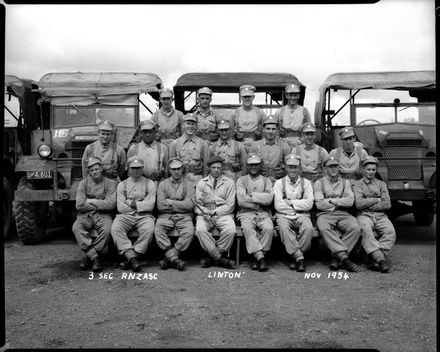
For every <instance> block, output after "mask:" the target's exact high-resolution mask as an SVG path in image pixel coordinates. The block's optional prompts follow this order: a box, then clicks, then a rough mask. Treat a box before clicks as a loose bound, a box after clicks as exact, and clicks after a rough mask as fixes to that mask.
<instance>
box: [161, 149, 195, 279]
mask: <svg viewBox="0 0 440 352" xmlns="http://www.w3.org/2000/svg"><path fill="white" fill-rule="evenodd" d="M168 167H169V170H170V173H171V177H169V178H167V179H166V180H164V181H162V182H161V183H160V184H159V188H158V189H157V209H158V211H159V217H158V218H157V220H156V227H155V229H154V237H155V238H156V242H157V245H158V246H159V248H160V249H161V250H162V251H163V252H164V254H165V257H164V258H163V259H162V260H161V261H160V262H159V265H160V267H161V269H163V270H166V269H167V268H169V267H173V268H176V269H177V270H179V271H183V270H185V265H186V264H185V262H184V261H183V260H181V259H180V258H179V255H180V253H182V252H184V251H185V250H186V249H187V248H188V247H189V245H190V244H191V242H192V239H193V237H194V224H193V209H194V203H193V200H194V198H195V187H194V185H193V184H192V183H191V182H190V181H189V180H188V178H187V177H186V175H184V174H183V172H184V169H183V161H182V160H180V159H179V158H173V159H171V160H170V161H169V163H168ZM173 229H176V231H177V232H178V234H179V239H178V240H177V242H176V243H175V244H174V246H173V245H171V241H170V239H169V237H168V235H167V233H168V232H170V231H172V230H173Z"/></svg>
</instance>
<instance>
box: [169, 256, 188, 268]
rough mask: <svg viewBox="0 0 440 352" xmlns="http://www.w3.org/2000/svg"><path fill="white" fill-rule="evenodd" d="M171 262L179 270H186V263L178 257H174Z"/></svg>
mask: <svg viewBox="0 0 440 352" xmlns="http://www.w3.org/2000/svg"><path fill="white" fill-rule="evenodd" d="M172 264H173V267H175V268H176V269H177V270H179V271H185V270H186V263H185V262H184V261H183V260H182V259H180V258H176V259H174V260H173V262H172Z"/></svg>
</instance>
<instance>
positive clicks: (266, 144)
mask: <svg viewBox="0 0 440 352" xmlns="http://www.w3.org/2000/svg"><path fill="white" fill-rule="evenodd" d="M263 136H264V138H263V139H262V140H259V141H256V142H254V145H253V146H252V148H251V150H250V152H249V154H258V155H259V156H260V157H261V159H262V160H263V167H262V170H261V174H262V175H263V176H265V177H268V178H269V179H270V180H271V181H272V183H274V182H275V181H276V180H277V179H280V178H282V177H284V175H285V170H284V169H285V166H284V159H285V157H286V156H287V155H288V154H289V152H290V149H289V146H288V145H287V143H286V142H284V141H283V140H282V139H281V138H279V137H278V119H277V118H276V117H274V116H267V117H266V118H265V119H264V121H263Z"/></svg>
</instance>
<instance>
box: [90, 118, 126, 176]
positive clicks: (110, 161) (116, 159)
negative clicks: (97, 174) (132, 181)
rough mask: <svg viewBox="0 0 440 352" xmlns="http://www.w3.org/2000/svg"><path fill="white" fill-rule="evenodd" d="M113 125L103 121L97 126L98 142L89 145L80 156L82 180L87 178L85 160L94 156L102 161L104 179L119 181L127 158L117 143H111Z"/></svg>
mask: <svg viewBox="0 0 440 352" xmlns="http://www.w3.org/2000/svg"><path fill="white" fill-rule="evenodd" d="M113 131H114V125H113V123H112V122H110V121H108V120H105V121H102V122H100V123H99V124H98V138H99V139H98V140H97V141H95V142H93V143H91V144H89V145H88V146H87V147H86V149H84V153H83V156H82V171H83V178H86V177H87V174H88V168H87V160H88V158H89V157H91V156H94V157H97V158H99V159H101V160H102V165H101V166H102V169H103V174H104V176H105V177H108V178H111V179H113V180H116V181H117V182H120V181H121V177H122V175H123V174H124V172H125V165H126V163H127V157H126V155H125V151H124V149H123V148H122V147H121V146H120V145H119V144H117V143H115V142H112V141H111V139H112V136H113Z"/></svg>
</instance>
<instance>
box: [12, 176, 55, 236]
mask: <svg viewBox="0 0 440 352" xmlns="http://www.w3.org/2000/svg"><path fill="white" fill-rule="evenodd" d="M32 189H34V187H33V186H32V185H31V184H30V183H29V182H28V181H27V180H26V177H22V178H21V179H20V182H19V183H18V186H17V190H18V191H23V190H32ZM12 209H13V212H14V217H15V224H16V226H17V234H18V237H19V238H20V240H21V241H22V242H23V244H35V243H38V242H41V240H42V239H43V237H44V235H45V233H46V225H47V219H48V215H47V209H48V203H47V202H17V201H14V202H13V203H12Z"/></svg>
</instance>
